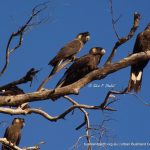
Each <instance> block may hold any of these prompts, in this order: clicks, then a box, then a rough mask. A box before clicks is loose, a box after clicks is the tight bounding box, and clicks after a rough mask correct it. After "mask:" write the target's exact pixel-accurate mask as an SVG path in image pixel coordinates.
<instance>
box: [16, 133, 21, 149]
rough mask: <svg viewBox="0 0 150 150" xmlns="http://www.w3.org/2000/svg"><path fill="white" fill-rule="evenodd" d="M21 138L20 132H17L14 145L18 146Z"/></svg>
mask: <svg viewBox="0 0 150 150" xmlns="http://www.w3.org/2000/svg"><path fill="white" fill-rule="evenodd" d="M20 140H21V133H19V135H18V138H17V141H16V145H17V146H18V145H19V143H20Z"/></svg>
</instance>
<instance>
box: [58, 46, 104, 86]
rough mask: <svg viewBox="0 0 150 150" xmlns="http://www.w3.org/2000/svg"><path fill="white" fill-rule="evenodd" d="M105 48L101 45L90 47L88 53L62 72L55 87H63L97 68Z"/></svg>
mask: <svg viewBox="0 0 150 150" xmlns="http://www.w3.org/2000/svg"><path fill="white" fill-rule="evenodd" d="M104 54H105V50H104V49H103V48H101V47H94V48H92V49H91V50H90V51H89V53H88V54H86V55H84V56H82V57H80V58H78V59H77V60H76V61H75V62H74V63H73V64H72V65H71V66H70V67H69V68H68V70H67V71H66V72H65V73H64V76H63V77H62V79H61V80H60V81H59V82H58V84H57V85H56V87H63V86H67V85H69V84H72V83H74V82H76V81H78V80H80V79H81V78H83V77H84V76H85V75H87V74H88V73H89V72H91V71H93V70H95V69H97V65H98V64H99V63H100V60H101V58H102V56H103V55H104Z"/></svg>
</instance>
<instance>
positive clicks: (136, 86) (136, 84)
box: [128, 23, 150, 93]
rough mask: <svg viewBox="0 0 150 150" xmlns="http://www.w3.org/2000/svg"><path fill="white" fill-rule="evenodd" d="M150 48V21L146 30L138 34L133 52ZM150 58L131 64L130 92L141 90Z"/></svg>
mask: <svg viewBox="0 0 150 150" xmlns="http://www.w3.org/2000/svg"><path fill="white" fill-rule="evenodd" d="M147 50H150V23H149V24H148V25H147V27H146V28H145V30H144V31H143V32H141V33H139V34H138V36H137V38H136V42H135V45H134V49H133V54H135V53H139V52H145V51H147ZM148 62H149V60H146V61H140V62H138V63H136V64H134V65H132V66H131V73H130V80H129V85H128V92H130V91H131V90H134V91H135V92H136V93H137V92H139V91H140V89H141V84H142V76H143V69H144V68H145V66H146V65H147V63H148Z"/></svg>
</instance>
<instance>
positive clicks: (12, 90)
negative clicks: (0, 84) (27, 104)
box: [0, 85, 24, 96]
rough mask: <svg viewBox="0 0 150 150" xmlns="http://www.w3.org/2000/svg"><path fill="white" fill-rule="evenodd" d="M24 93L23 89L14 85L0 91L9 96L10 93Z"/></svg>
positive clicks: (1, 93) (0, 93)
mask: <svg viewBox="0 0 150 150" xmlns="http://www.w3.org/2000/svg"><path fill="white" fill-rule="evenodd" d="M19 94H24V91H23V90H22V89H20V88H19V87H17V86H16V85H14V86H10V87H7V88H5V89H3V90H2V91H1V92H0V95H2V96H11V95H19Z"/></svg>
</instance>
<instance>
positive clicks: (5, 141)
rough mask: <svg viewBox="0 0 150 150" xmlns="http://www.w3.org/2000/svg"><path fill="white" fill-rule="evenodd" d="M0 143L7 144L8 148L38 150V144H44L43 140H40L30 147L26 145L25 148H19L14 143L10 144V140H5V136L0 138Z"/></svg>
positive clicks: (13, 149)
mask: <svg viewBox="0 0 150 150" xmlns="http://www.w3.org/2000/svg"><path fill="white" fill-rule="evenodd" d="M0 143H2V144H3V145H5V146H8V147H9V148H11V149H12V150H39V149H40V147H39V146H40V145H41V144H44V142H40V143H39V144H37V145H35V146H32V147H26V148H20V147H18V146H16V145H14V144H12V143H11V142H10V141H7V139H6V138H0Z"/></svg>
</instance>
